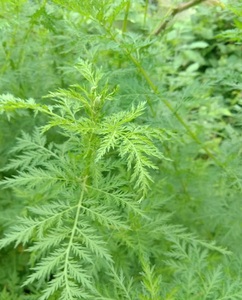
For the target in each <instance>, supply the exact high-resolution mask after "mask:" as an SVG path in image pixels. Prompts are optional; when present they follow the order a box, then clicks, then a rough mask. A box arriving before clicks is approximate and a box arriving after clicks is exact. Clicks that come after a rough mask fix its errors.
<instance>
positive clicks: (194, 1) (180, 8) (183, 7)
mask: <svg viewBox="0 0 242 300" xmlns="http://www.w3.org/2000/svg"><path fill="white" fill-rule="evenodd" d="M205 1H206V0H191V1H189V2H185V3H182V4H180V5H178V6H177V7H175V8H173V9H172V10H171V12H170V15H169V17H168V18H167V19H166V20H165V21H162V22H161V24H160V25H159V27H158V28H157V29H156V30H155V32H154V35H158V34H160V33H161V31H163V30H164V29H166V27H167V25H168V23H169V22H170V21H171V20H172V19H173V18H174V17H175V16H176V15H177V14H179V13H181V12H182V11H184V10H187V9H189V8H191V7H193V6H195V5H198V4H200V3H202V2H205Z"/></svg>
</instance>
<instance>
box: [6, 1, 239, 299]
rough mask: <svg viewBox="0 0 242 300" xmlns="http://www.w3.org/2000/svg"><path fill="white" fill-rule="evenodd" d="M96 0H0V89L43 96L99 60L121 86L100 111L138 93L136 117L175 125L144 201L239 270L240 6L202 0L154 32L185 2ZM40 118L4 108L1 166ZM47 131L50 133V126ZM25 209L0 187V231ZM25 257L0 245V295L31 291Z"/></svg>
mask: <svg viewBox="0 0 242 300" xmlns="http://www.w3.org/2000/svg"><path fill="white" fill-rule="evenodd" d="M94 2H95V4H94V3H93V1H74V0H68V1H61V0H53V1H37V0H32V1H31V0H15V1H14V0H2V1H1V2H0V29H1V30H0V76H1V80H0V94H6V93H10V94H13V95H14V96H16V97H20V98H23V99H27V98H34V99H36V100H38V101H40V102H44V101H46V100H45V99H43V98H42V97H43V96H44V95H46V94H47V93H48V92H50V91H54V90H56V89H57V88H67V87H68V86H70V85H71V84H75V83H80V82H81V81H82V80H83V79H82V78H81V77H80V74H79V72H77V71H76V69H75V66H76V65H77V64H78V62H79V61H80V60H89V61H90V62H92V63H93V64H95V65H97V66H101V67H102V69H103V71H104V72H105V74H106V77H107V78H109V84H110V85H112V86H113V87H116V88H117V95H116V99H117V101H116V102H115V105H113V103H112V105H110V107H107V108H106V109H107V110H109V111H117V110H119V109H120V107H121V108H128V107H130V105H131V104H133V103H134V104H135V103H138V102H140V101H146V102H147V112H146V114H145V115H144V116H143V119H142V120H141V122H143V123H147V124H152V125H153V126H158V127H164V128H168V129H171V130H172V131H173V132H174V133H176V139H175V140H171V141H169V142H167V144H165V145H164V149H163V151H164V153H165V155H166V156H167V157H169V158H170V159H171V162H170V161H167V162H166V161H163V162H162V164H161V165H160V166H159V172H154V174H153V176H154V183H153V185H152V190H151V195H150V201H158V202H159V201H160V203H161V204H162V205H163V208H162V209H163V210H164V211H166V212H171V213H172V222H173V223H174V224H182V225H185V226H186V227H187V228H189V230H190V231H191V232H194V233H196V234H198V236H199V237H200V238H202V239H206V240H216V241H217V243H218V244H220V245H223V246H225V247H227V248H229V250H231V251H232V252H233V253H234V255H233V258H231V259H230V260H229V261H228V262H227V259H224V261H223V262H222V263H223V264H224V265H225V266H227V264H228V265H230V266H229V271H228V273H231V274H232V275H231V276H232V277H233V276H235V275H236V276H237V275H238V274H239V273H240V270H239V269H240V265H241V261H242V257H241V246H242V242H241V236H242V221H241V214H242V202H241V200H242V199H241V188H242V178H241V167H242V166H241V155H242V152H241V145H242V135H241V126H242V122H241V120H242V118H241V117H242V115H241V112H242V80H241V79H242V46H241V36H242V35H241V30H242V6H241V3H238V2H239V1H234V3H233V1H229V3H226V1H224V2H219V1H206V2H204V3H201V4H199V5H197V6H194V7H192V8H191V9H189V10H186V11H185V12H183V13H181V14H179V15H176V17H175V18H171V20H170V22H169V23H168V25H167V26H166V28H165V29H164V30H162V32H161V33H160V34H158V35H155V34H153V33H154V32H155V29H156V28H157V26H159V24H160V22H162V21H165V20H166V18H169V13H170V11H171V10H172V8H174V7H176V5H179V4H181V1H179V0H178V1H169V2H168V1H161V0H160V1H158V0H157V1H148V0H136V1H128V0H127V1H124V0H119V1H108V0H106V1H104V0H102V1H98V4H97V2H96V1H94ZM149 80H150V81H151V83H150V82H149ZM152 84H153V85H154V86H155V87H156V88H157V90H158V93H155V92H154V89H153V90H152ZM166 101H168V102H169V103H170V104H171V105H172V107H173V111H171V110H170V109H169V108H168V107H167V105H165V103H166ZM177 116H178V117H177ZM181 120H182V122H183V125H182V124H181ZM44 122H45V120H44V119H43V117H39V116H38V117H35V118H34V116H33V114H32V113H31V112H26V111H25V112H24V111H19V112H16V113H12V115H9V116H8V117H6V116H4V115H1V117H0V128H1V130H0V167H1V168H2V167H3V166H4V165H6V164H7V160H8V158H9V156H10V154H11V153H10V152H11V147H12V146H13V145H14V144H15V142H16V137H18V136H19V135H20V133H21V131H22V130H24V131H27V132H32V130H33V128H34V127H35V126H36V125H39V124H42V123H44ZM184 123H185V124H186V126H187V128H188V130H187V128H186V126H184ZM189 132H192V135H191V134H189ZM53 138H55V132H52V133H50V134H49V139H53ZM204 147H205V148H206V149H208V150H209V153H210V154H211V155H209V154H208V152H207V151H206V150H204ZM6 175H11V174H6V173H3V172H2V173H0V178H3V177H4V176H6ZM157 199H159V200H157ZM158 204H159V203H158ZM23 210H24V203H23V202H21V201H19V199H16V198H15V196H13V195H12V193H11V191H9V190H4V191H1V194H0V229H1V231H3V230H4V229H5V228H6V227H7V226H8V225H9V224H10V223H12V222H14V221H15V219H16V217H17V215H19V214H21V213H22V211H23ZM26 255H27V254H25V253H24V252H22V250H21V249H19V248H17V249H15V250H4V251H2V252H1V255H0V259H1V272H0V290H1V292H0V299H9V300H11V299H14V300H15V299H32V298H31V291H29V290H22V289H21V288H20V284H21V282H22V278H21V277H23V276H24V277H26V275H27V273H26V272H27V271H26V265H25V264H26V263H25V259H26V258H25V257H26ZM210 259H211V260H212V258H210ZM214 260H216V258H214ZM9 264H10V265H11V268H9ZM5 265H6V266H7V265H8V267H5ZM10 270H11V272H10ZM9 272H10V273H9ZM182 297H183V298H182ZM184 297H185V296H184V295H180V298H179V299H188V298H184ZM33 299H36V298H33ZM147 299H148V298H147ZM166 299H173V298H166ZM174 299H178V298H174ZM189 299H190V298H189ZM194 299H195V298H194ZM199 299H212V298H199ZM213 299H215V298H213ZM221 299H222V298H221ZM224 299H228V298H224ZM234 299H237V298H234ZM238 299H241V298H238Z"/></svg>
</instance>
